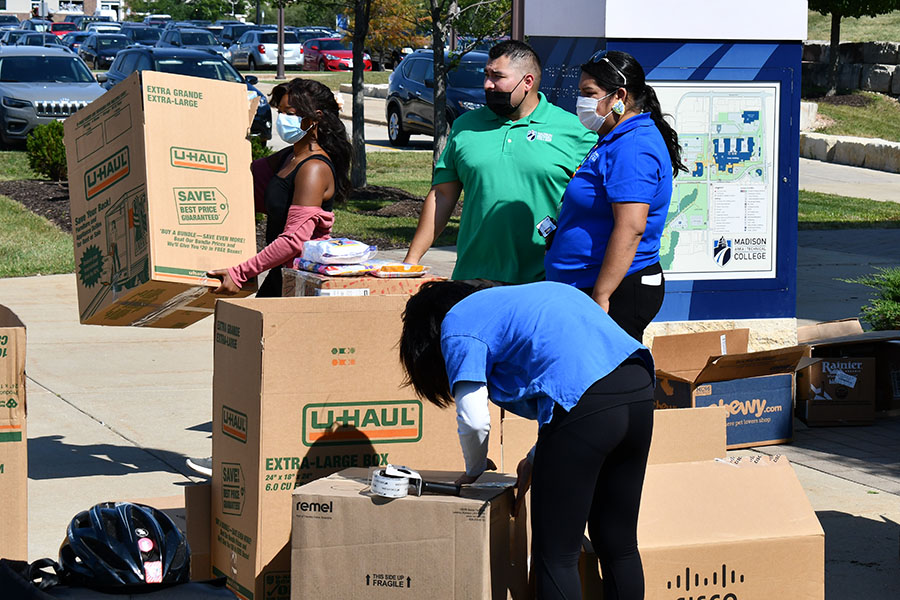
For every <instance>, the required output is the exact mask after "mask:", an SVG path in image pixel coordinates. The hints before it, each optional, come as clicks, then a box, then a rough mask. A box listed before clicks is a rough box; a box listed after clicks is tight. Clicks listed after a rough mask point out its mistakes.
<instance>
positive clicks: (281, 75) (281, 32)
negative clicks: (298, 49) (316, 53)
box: [275, 4, 284, 79]
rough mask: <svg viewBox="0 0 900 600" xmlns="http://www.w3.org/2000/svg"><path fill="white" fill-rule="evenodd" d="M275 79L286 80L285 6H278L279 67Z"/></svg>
mask: <svg viewBox="0 0 900 600" xmlns="http://www.w3.org/2000/svg"><path fill="white" fill-rule="evenodd" d="M275 79H284V5H283V4H279V5H278V67H277V68H276V70H275Z"/></svg>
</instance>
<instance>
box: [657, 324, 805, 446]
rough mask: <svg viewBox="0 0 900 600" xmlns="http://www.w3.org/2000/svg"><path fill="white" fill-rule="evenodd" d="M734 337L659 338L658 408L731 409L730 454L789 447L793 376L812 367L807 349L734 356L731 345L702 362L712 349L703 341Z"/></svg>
mask: <svg viewBox="0 0 900 600" xmlns="http://www.w3.org/2000/svg"><path fill="white" fill-rule="evenodd" d="M736 331H738V332H739V331H741V330H736ZM730 333H732V332H708V333H700V334H685V335H678V336H660V337H657V338H655V339H654V342H653V356H654V358H655V359H656V361H657V363H656V366H657V379H658V384H657V391H656V395H655V398H656V401H657V406H658V407H660V408H668V407H671V406H676V407H678V406H682V407H683V406H695V407H703V406H712V405H718V406H723V407H725V408H727V409H728V411H729V416H728V421H727V440H728V448H730V449H733V448H747V447H751V446H762V445H767V444H780V443H784V442H789V441H790V440H791V439H793V414H794V373H795V371H797V370H798V369H801V368H805V367H806V366H807V365H808V364H810V363H811V362H813V361H812V360H811V359H809V358H806V357H805V355H806V350H805V348H804V347H803V346H794V347H791V348H780V349H777V350H768V351H765V352H751V353H740V354H731V353H730V352H731V344H727V345H728V350H729V353H728V354H725V355H723V356H715V355H713V356H706V357H704V358H701V356H702V354H703V352H705V351H706V348H705V347H704V346H707V347H708V344H703V343H701V340H702V338H717V339H719V340H727V339H728V337H729V334H730ZM739 335H741V336H743V334H739ZM666 338H677V339H676V340H672V339H668V340H667V339H666ZM673 341H674V342H675V343H673ZM673 365H674V366H675V367H677V368H674V369H673V368H672V366H673ZM661 399H662V400H661Z"/></svg>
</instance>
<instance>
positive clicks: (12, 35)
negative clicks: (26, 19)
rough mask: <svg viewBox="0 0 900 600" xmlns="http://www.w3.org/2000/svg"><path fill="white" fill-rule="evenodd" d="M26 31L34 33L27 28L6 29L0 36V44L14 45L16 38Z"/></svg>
mask: <svg viewBox="0 0 900 600" xmlns="http://www.w3.org/2000/svg"><path fill="white" fill-rule="evenodd" d="M26 33H34V32H33V31H28V30H27V29H8V30H6V31H4V32H3V35H2V36H0V46H15V44H16V40H17V39H19V38H20V37H22V36H23V35H25V34H26Z"/></svg>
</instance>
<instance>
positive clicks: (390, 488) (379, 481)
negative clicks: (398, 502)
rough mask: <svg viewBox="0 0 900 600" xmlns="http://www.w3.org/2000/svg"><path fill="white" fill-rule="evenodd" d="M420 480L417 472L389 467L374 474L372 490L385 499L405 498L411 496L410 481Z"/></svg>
mask: <svg viewBox="0 0 900 600" xmlns="http://www.w3.org/2000/svg"><path fill="white" fill-rule="evenodd" d="M418 479H420V477H419V474H418V473H416V472H415V471H411V470H409V469H405V468H403V467H394V466H393V465H388V467H387V468H385V469H378V470H377V471H375V472H374V473H372V483H371V484H370V486H369V487H370V489H371V491H372V493H373V494H375V495H376V496H382V497H383V498H404V497H406V496H408V495H409V484H410V481H411V480H412V481H415V480H418Z"/></svg>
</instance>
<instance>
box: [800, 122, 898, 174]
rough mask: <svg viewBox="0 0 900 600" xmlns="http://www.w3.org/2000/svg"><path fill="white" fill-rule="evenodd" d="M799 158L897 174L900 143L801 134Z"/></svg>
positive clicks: (820, 134) (875, 139)
mask: <svg viewBox="0 0 900 600" xmlns="http://www.w3.org/2000/svg"><path fill="white" fill-rule="evenodd" d="M800 156H802V157H804V158H813V159H816V160H822V161H825V162H832V163H838V164H841V165H850V166H853V167H865V168H867V169H878V170H879V171H888V172H890V173H900V143H897V142H888V141H886V140H880V139H877V138H859V137H845V136H837V135H826V134H824V133H807V132H804V133H801V134H800Z"/></svg>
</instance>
